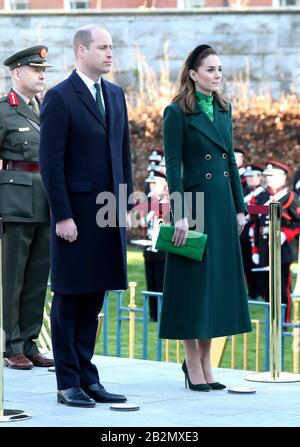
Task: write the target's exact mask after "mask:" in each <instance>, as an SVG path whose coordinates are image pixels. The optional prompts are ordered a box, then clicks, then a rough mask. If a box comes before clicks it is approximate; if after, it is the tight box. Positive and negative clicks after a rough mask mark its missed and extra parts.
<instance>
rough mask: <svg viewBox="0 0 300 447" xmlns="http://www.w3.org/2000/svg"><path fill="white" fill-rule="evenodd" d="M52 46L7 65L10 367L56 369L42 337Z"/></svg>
mask: <svg viewBox="0 0 300 447" xmlns="http://www.w3.org/2000/svg"><path fill="white" fill-rule="evenodd" d="M46 58H47V47H45V46H43V45H38V46H34V47H31V48H27V49H25V50H22V51H19V52H18V53H15V54H13V55H12V56H10V57H9V58H7V59H6V60H5V61H4V65H5V66H7V67H9V70H10V72H11V78H12V84H13V88H12V89H11V90H10V92H9V93H8V94H7V95H5V96H3V97H2V98H1V99H0V158H1V160H2V163H1V164H2V169H1V170H0V214H1V215H2V218H3V221H4V228H5V236H4V239H3V255H2V265H3V324H4V331H5V341H6V345H5V359H4V362H5V365H6V366H8V367H10V368H14V369H31V368H33V366H44V367H48V366H53V364H54V362H53V360H52V359H49V358H46V357H45V356H44V355H42V354H41V353H39V350H38V348H37V345H36V343H35V339H37V338H38V336H39V332H40V329H41V326H42V321H43V309H44V301H45V295H46V288H47V281H48V275H49V208H48V204H47V200H46V197H45V194H44V190H43V186H42V181H41V176H40V173H39V162H38V147H39V99H38V98H37V96H36V95H37V94H38V93H41V92H42V91H43V90H44V88H45V69H46V67H49V66H50V65H49V64H48V63H47V60H46Z"/></svg>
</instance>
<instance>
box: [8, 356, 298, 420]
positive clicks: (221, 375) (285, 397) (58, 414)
mask: <svg viewBox="0 0 300 447" xmlns="http://www.w3.org/2000/svg"><path fill="white" fill-rule="evenodd" d="M94 363H95V364H96V365H97V367H98V370H99V373H100V376H101V382H102V383H103V384H104V385H105V387H106V388H107V389H108V390H109V391H111V392H116V393H123V394H126V396H127V397H128V402H129V403H135V404H138V405H139V406H140V410H139V411H134V412H126V413H125V412H116V411H111V410H110V406H109V404H97V406H96V408H89V409H82V408H72V407H66V406H65V405H61V404H58V403H57V402H56V381H55V374H54V373H51V372H49V371H48V370H47V369H44V368H34V369H33V370H31V371H16V370H11V369H7V368H5V369H4V394H5V405H4V407H5V408H6V409H9V408H14V409H22V410H24V411H27V412H28V413H30V414H31V415H32V418H31V419H29V420H27V421H23V422H13V423H2V424H1V425H0V427H3V426H7V427H17V426H18V427H277V426H283V427H300V383H297V382H296V383H281V384H279V383H271V384H268V383H254V382H248V381H245V377H246V376H247V375H248V374H249V372H245V371H238V370H230V369H221V368H219V369H215V376H216V378H217V380H219V381H220V382H223V383H225V384H226V385H227V386H228V387H249V386H250V387H253V388H255V389H256V393H255V394H248V395H241V394H230V393H228V392H227V390H222V391H210V392H208V393H202V392H194V391H190V390H189V389H185V388H184V377H183V373H182V371H181V368H180V365H178V364H176V363H166V362H155V361H145V360H130V359H123V358H117V357H103V356H95V357H94Z"/></svg>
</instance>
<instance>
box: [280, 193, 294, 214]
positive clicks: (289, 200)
mask: <svg viewBox="0 0 300 447" xmlns="http://www.w3.org/2000/svg"><path fill="white" fill-rule="evenodd" d="M294 198H295V194H294V193H293V191H291V192H290V197H289V198H288V200H287V201H286V202H285V204H284V205H283V206H282V209H283V210H285V209H286V208H288V207H289V206H290V205H291V204H292V202H293V200H294Z"/></svg>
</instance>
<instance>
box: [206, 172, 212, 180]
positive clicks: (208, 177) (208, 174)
mask: <svg viewBox="0 0 300 447" xmlns="http://www.w3.org/2000/svg"><path fill="white" fill-rule="evenodd" d="M205 177H206V178H207V180H210V179H211V173H210V172H207V174H205Z"/></svg>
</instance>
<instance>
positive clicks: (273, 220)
mask: <svg viewBox="0 0 300 447" xmlns="http://www.w3.org/2000/svg"><path fill="white" fill-rule="evenodd" d="M269 213H270V228H269V265H270V273H269V283H270V296H269V299H270V353H269V355H270V371H267V372H263V373H257V374H250V375H249V376H247V377H246V378H245V379H246V380H249V381H252V382H271V383H282V382H299V381H300V374H293V373H286V372H282V371H281V369H282V363H281V358H282V357H281V355H282V346H281V335H282V334H281V243H280V233H281V204H280V202H273V203H270V205H269Z"/></svg>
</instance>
